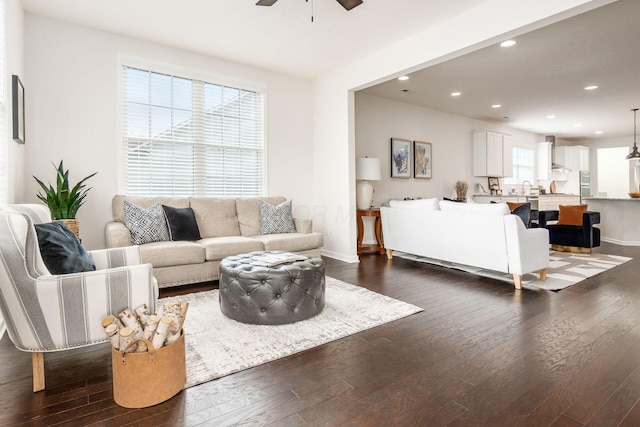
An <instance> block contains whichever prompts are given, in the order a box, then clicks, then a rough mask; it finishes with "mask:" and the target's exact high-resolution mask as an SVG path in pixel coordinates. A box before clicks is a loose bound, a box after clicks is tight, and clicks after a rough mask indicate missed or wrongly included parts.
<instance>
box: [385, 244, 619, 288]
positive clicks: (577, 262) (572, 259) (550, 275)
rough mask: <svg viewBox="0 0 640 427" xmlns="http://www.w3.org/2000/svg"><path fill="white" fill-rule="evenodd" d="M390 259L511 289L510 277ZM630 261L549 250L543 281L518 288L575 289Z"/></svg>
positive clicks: (525, 280)
mask: <svg viewBox="0 0 640 427" xmlns="http://www.w3.org/2000/svg"><path fill="white" fill-rule="evenodd" d="M393 256H394V257H395V256H398V257H400V258H405V259H410V260H414V261H420V262H426V263H428V264H434V265H439V266H441V267H447V268H454V269H456V270H461V271H466V272H468V273H473V274H477V275H479V276H483V277H490V278H492V279H497V280H502V281H505V282H509V283H510V284H511V285H513V276H512V275H511V274H507V273H502V272H499V271H492V270H486V269H482V268H478V267H472V266H468V265H462V264H455V263H452V262H446V261H441V260H436V259H431V258H425V257H419V256H416V255H410V254H405V253H403V252H394V253H393ZM630 259H632V258H628V257H624V256H617V255H607V254H600V253H595V252H594V253H591V254H570V253H567V252H556V251H553V250H549V268H548V269H547V280H540V275H539V274H538V273H529V274H525V275H523V276H522V284H523V285H524V286H525V287H529V286H530V287H535V288H539V289H546V290H548V291H559V290H562V289H565V288H567V287H569V286H571V285H575V284H576V283H579V282H581V281H583V280H585V279H587V278H589V277H592V276H595V275H596V274H598V273H602V272H603V271H606V270H608V269H610V268H613V267H616V266H618V265H620V264H624V263H625V262H627V261H629V260H630Z"/></svg>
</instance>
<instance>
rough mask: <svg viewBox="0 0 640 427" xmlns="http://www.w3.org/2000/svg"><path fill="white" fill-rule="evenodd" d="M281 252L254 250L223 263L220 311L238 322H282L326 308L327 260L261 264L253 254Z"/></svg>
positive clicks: (312, 314) (266, 323)
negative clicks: (255, 262) (267, 265)
mask: <svg viewBox="0 0 640 427" xmlns="http://www.w3.org/2000/svg"><path fill="white" fill-rule="evenodd" d="M269 253H278V252H251V253H248V254H242V255H236V256H230V257H227V258H224V259H223V260H222V261H221V262H220V282H219V283H220V290H219V295H220V310H221V311H222V313H223V314H224V315H225V316H227V317H229V318H231V319H234V320H237V321H238V322H243V323H253V324H258V325H282V324H285V323H293V322H297V321H299V320H304V319H308V318H310V317H313V316H315V315H316V314H318V313H320V312H321V311H322V309H323V308H324V291H325V278H324V261H323V260H322V259H320V258H309V259H307V260H304V261H295V262H291V263H285V264H279V265H275V266H273V267H262V266H257V265H253V264H252V257H253V256H258V255H262V254H269Z"/></svg>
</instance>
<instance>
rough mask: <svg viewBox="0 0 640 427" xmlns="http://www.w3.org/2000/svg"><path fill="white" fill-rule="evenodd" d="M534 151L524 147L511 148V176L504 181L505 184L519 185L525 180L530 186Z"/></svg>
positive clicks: (532, 177) (532, 179)
mask: <svg viewBox="0 0 640 427" xmlns="http://www.w3.org/2000/svg"><path fill="white" fill-rule="evenodd" d="M533 174H534V150H533V149H532V148H525V147H517V146H514V147H513V176H510V177H506V178H505V179H504V183H505V184H512V185H520V184H522V183H523V182H524V181H525V180H526V181H529V182H530V183H531V184H532V185H533V183H534V182H535V181H534V176H533Z"/></svg>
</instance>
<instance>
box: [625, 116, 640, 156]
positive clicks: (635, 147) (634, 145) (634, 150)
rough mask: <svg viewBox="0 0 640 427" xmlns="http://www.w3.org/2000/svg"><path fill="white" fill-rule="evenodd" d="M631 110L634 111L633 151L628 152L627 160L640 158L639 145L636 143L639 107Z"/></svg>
mask: <svg viewBox="0 0 640 427" xmlns="http://www.w3.org/2000/svg"><path fill="white" fill-rule="evenodd" d="M631 111H633V151H631V152H630V153H629V154H627V157H625V158H626V159H627V160H633V159H640V153H639V152H638V146H637V145H636V113H637V112H638V109H637V108H634V109H632V110H631Z"/></svg>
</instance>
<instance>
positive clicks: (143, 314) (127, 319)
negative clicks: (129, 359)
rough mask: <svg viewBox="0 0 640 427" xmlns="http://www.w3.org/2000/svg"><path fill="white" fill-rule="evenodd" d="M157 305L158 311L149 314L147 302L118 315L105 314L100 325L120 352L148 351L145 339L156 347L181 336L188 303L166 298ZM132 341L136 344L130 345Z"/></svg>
mask: <svg viewBox="0 0 640 427" xmlns="http://www.w3.org/2000/svg"><path fill="white" fill-rule="evenodd" d="M160 308H161V312H160V313H159V314H157V315H156V314H150V313H149V309H148V308H147V306H146V304H143V305H141V306H140V307H137V308H135V309H134V310H131V309H130V308H125V309H124V310H122V311H121V312H120V313H118V317H116V316H114V315H109V316H107V317H105V318H104V319H103V320H102V327H103V328H104V331H105V333H106V334H107V336H108V337H109V340H110V341H111V345H112V346H113V348H115V349H116V350H118V351H121V352H123V353H124V352H127V353H130V352H134V351H135V352H138V353H142V352H145V351H147V345H146V343H145V342H144V340H145V339H146V340H148V341H150V342H151V344H153V346H154V347H155V348H160V347H162V346H164V345H168V344H171V343H172V342H175V341H176V340H177V339H178V338H180V331H182V326H183V324H184V319H185V317H186V316H187V310H188V309H189V303H187V302H184V301H177V302H168V303H164V304H163V305H162V307H160ZM132 343H137V344H136V345H131V344H132Z"/></svg>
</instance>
